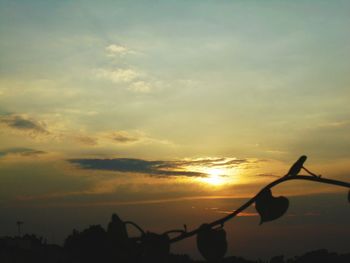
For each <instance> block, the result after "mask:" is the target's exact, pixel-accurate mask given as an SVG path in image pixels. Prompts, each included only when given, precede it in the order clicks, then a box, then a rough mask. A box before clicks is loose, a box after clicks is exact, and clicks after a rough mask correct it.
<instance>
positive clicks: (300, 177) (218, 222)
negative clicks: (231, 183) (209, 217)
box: [170, 175, 350, 243]
mask: <svg viewBox="0 0 350 263" xmlns="http://www.w3.org/2000/svg"><path fill="white" fill-rule="evenodd" d="M291 180H308V181H313V182H317V183H323V184H331V185H336V186H341V187H347V188H350V183H347V182H342V181H338V180H333V179H326V178H321V177H316V176H308V175H296V176H287V175H286V176H283V177H282V178H280V179H277V180H275V181H273V182H271V183H270V184H268V185H267V186H265V187H264V188H263V189H261V190H260V192H259V193H257V194H256V195H255V196H254V197H253V198H251V199H250V200H248V201H247V202H246V203H245V204H243V205H242V206H241V207H239V208H238V209H237V210H235V211H234V212H232V213H231V214H229V215H227V216H225V217H223V218H220V219H218V220H216V221H214V222H211V223H209V224H208V226H209V227H214V226H217V225H223V224H224V223H225V222H226V221H228V220H230V219H232V218H234V217H235V216H237V215H238V214H239V213H241V212H242V211H244V210H245V209H247V208H248V207H249V206H251V205H252V204H253V203H254V202H255V201H256V199H257V197H258V195H259V194H260V193H261V192H263V191H264V190H267V189H271V188H272V187H274V186H276V185H278V184H280V183H283V182H286V181H291ZM198 232H199V228H197V229H195V230H192V231H190V232H186V233H183V234H182V235H179V236H177V237H175V238H173V239H171V240H170V243H174V242H177V241H181V240H183V239H186V238H189V237H191V236H193V235H196V234H197V233H198Z"/></svg>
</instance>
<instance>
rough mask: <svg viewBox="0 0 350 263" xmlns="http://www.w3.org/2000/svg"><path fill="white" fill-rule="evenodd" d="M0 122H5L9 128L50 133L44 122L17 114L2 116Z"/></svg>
mask: <svg viewBox="0 0 350 263" xmlns="http://www.w3.org/2000/svg"><path fill="white" fill-rule="evenodd" d="M0 124H3V125H5V126H7V127H8V128H11V129H14V130H17V131H24V132H32V133H48V131H47V130H46V128H45V124H44V123H43V122H39V121H36V120H34V119H31V118H29V117H26V116H21V115H16V114H8V115H2V116H0Z"/></svg>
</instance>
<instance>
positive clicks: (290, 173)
mask: <svg viewBox="0 0 350 263" xmlns="http://www.w3.org/2000/svg"><path fill="white" fill-rule="evenodd" d="M306 159H307V157H306V156H305V155H302V156H300V158H299V159H298V160H297V161H296V162H295V163H294V164H293V165H292V167H291V168H290V169H289V171H288V174H287V175H288V176H297V175H298V173H300V170H301V168H303V165H304V163H305V161H306Z"/></svg>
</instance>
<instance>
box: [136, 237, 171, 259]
mask: <svg viewBox="0 0 350 263" xmlns="http://www.w3.org/2000/svg"><path fill="white" fill-rule="evenodd" d="M141 242H142V243H141V246H142V255H141V257H142V261H143V262H155V261H156V262H158V261H163V260H166V258H167V257H168V255H169V253H170V243H169V236H168V235H165V234H162V235H159V234H156V233H151V232H147V233H146V234H145V235H143V237H142V240H141Z"/></svg>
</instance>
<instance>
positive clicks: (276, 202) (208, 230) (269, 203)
mask: <svg viewBox="0 0 350 263" xmlns="http://www.w3.org/2000/svg"><path fill="white" fill-rule="evenodd" d="M306 159H307V157H306V156H304V155H303V156H301V157H300V158H299V159H298V160H297V161H296V162H295V163H294V164H293V165H292V166H291V168H290V169H289V171H288V173H287V174H286V175H284V176H283V177H281V178H279V179H277V180H275V181H273V182H271V183H269V184H268V185H266V186H265V187H264V188H262V189H261V190H260V191H259V192H258V193H257V194H256V195H255V196H254V197H253V198H251V199H250V200H248V201H247V202H246V203H244V204H243V205H242V206H240V207H239V208H238V209H237V210H235V211H233V212H232V213H230V214H228V215H227V216H225V217H222V218H219V219H217V220H215V221H213V222H210V223H207V224H202V225H201V226H199V227H198V228H196V229H194V230H192V231H187V227H186V225H184V229H183V230H181V229H176V230H169V231H166V232H164V233H162V234H154V233H150V232H146V233H145V232H144V231H143V230H142V229H141V227H139V226H137V225H136V224H135V223H132V222H130V221H129V222H125V223H128V224H132V225H134V226H137V228H138V229H139V230H140V232H141V233H142V236H141V238H140V242H141V245H142V246H143V247H147V248H148V249H151V250H153V253H152V255H153V256H154V255H155V254H159V255H160V254H162V255H164V254H166V253H165V252H166V251H160V250H159V248H160V247H163V248H164V249H169V245H170V244H171V243H175V242H179V241H181V240H184V239H187V238H189V237H192V236H194V235H197V246H198V249H199V251H200V253H201V254H202V256H203V257H204V258H205V259H207V260H208V261H214V260H219V259H221V258H223V257H224V255H225V253H226V250H227V242H226V232H225V231H224V229H223V226H224V224H225V222H227V221H228V220H231V219H233V218H234V217H236V216H237V215H238V214H240V213H241V212H243V211H244V210H246V209H247V208H248V207H250V206H251V205H252V204H254V203H255V208H256V210H257V212H258V213H259V215H260V218H261V221H260V224H262V223H264V222H268V221H272V220H276V219H278V218H280V217H281V216H283V215H284V214H285V212H286V211H287V210H288V207H289V200H288V199H287V198H286V197H284V196H279V197H274V196H273V195H272V191H271V189H272V188H273V187H275V186H277V185H279V184H281V183H284V182H287V181H292V180H306V181H312V182H317V183H323V184H329V185H335V186H340V187H346V188H349V189H350V183H347V182H343V181H339V180H333V179H327V178H322V176H321V175H316V174H314V173H312V172H311V171H310V170H308V169H307V168H306V167H304V163H305V161H306ZM301 170H304V171H305V172H306V173H307V174H308V175H300V174H299V173H300V172H301ZM348 201H349V202H350V190H349V193H348ZM170 233H178V236H176V237H173V238H169V236H168V234H170ZM148 236H152V238H147V237H148ZM162 242H163V243H164V244H163V246H159V244H160V243H162ZM144 243H148V244H144ZM152 243H153V244H154V246H152ZM165 243H166V244H165Z"/></svg>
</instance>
